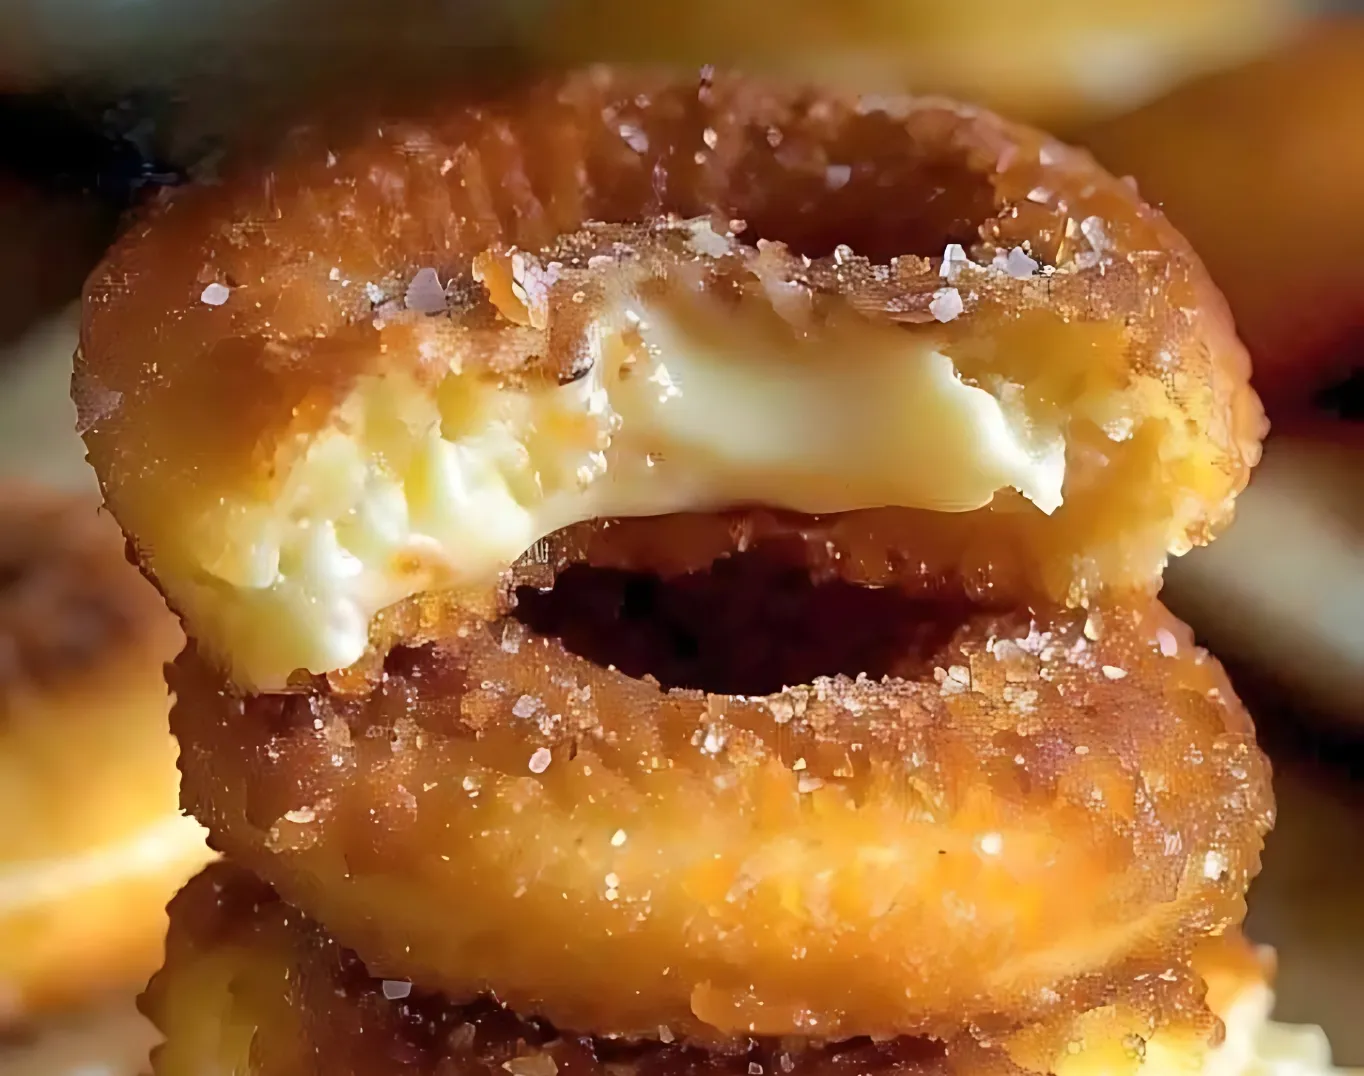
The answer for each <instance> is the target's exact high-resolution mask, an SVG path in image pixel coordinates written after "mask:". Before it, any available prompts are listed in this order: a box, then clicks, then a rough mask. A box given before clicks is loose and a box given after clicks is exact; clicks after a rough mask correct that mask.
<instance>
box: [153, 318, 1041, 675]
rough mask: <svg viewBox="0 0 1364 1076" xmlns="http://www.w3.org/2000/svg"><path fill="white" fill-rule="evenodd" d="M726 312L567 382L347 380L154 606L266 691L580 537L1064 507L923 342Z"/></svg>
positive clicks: (852, 327)
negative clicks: (640, 525)
mask: <svg viewBox="0 0 1364 1076" xmlns="http://www.w3.org/2000/svg"><path fill="white" fill-rule="evenodd" d="M727 313H729V315H730V316H728V317H726V318H723V319H721V318H716V317H696V316H687V312H686V311H683V310H678V309H676V308H668V307H665V306H663V305H661V304H657V303H654V304H650V303H649V302H646V301H644V300H642V299H639V298H634V299H631V300H626V301H622V302H620V303H618V304H616V305H615V307H614V309H613V312H612V314H611V315H610V317H609V318H604V319H597V320H595V321H593V322H592V323H590V324H589V325H588V327H587V331H586V333H585V339H584V341H583V345H582V356H581V361H580V362H579V363H578V364H577V366H576V367H575V369H581V370H582V373H581V374H580V375H579V376H577V377H575V378H572V379H571V380H568V381H567V383H559V381H550V380H548V379H542V380H541V381H539V382H537V381H536V380H535V379H534V378H531V379H521V380H519V381H512V380H511V379H506V378H503V379H498V378H494V377H492V376H490V375H481V374H478V375H476V374H472V373H463V372H461V371H459V370H457V369H452V370H450V371H449V372H448V373H447V374H446V375H445V376H444V377H442V378H441V379H440V380H439V381H438V382H436V383H435V384H434V386H433V385H432V384H431V383H429V382H427V381H423V380H419V378H418V376H417V375H416V374H413V373H405V372H385V373H384V374H383V375H367V376H363V377H361V378H359V379H358V380H357V381H356V382H355V384H354V385H353V386H352V387H351V389H350V391H349V394H348V396H347V397H346V398H345V399H344V401H343V402H342V403H341V405H340V407H339V408H338V409H337V410H336V411H335V413H334V414H333V416H332V420H331V421H330V423H329V424H328V425H327V426H326V428H324V429H323V430H321V431H320V432H318V431H314V432H312V433H309V434H308V435H307V436H306V439H305V440H302V441H301V443H300V440H298V439H296V440H294V441H290V442H288V443H285V444H282V445H281V446H280V447H279V448H278V450H277V451H278V459H277V461H276V467H275V472H276V476H277V477H276V481H275V482H274V483H273V485H272V487H271V489H270V492H269V494H268V496H263V497H261V498H259V499H244V498H242V499H234V498H224V499H222V500H220V501H219V502H218V503H216V504H215V505H214V507H213V508H212V509H211V510H210V511H208V512H206V513H205V514H204V515H203V517H202V518H201V519H200V520H199V521H198V524H199V525H198V527H197V528H196V530H195V532H194V533H195V540H194V541H193V543H192V545H191V548H192V550H193V553H192V556H193V557H194V558H196V559H197V563H195V564H193V565H191V566H189V568H188V570H187V571H186V573H185V574H186V575H187V577H188V578H187V579H185V580H182V581H179V582H180V585H179V586H176V585H175V584H176V581H174V580H171V581H169V582H170V589H171V591H172V596H173V597H174V598H177V599H178V602H179V604H180V606H181V611H182V612H183V613H185V614H186V615H187V616H189V617H190V618H191V622H193V623H195V624H196V627H197V629H198V635H199V637H200V639H201V642H202V643H204V644H205V645H207V647H208V648H209V649H210V650H211V651H212V652H213V653H215V654H216V655H217V656H218V658H219V659H220V660H221V661H222V662H223V663H224V664H225V665H227V666H228V667H229V668H230V670H231V672H232V675H233V677H234V679H235V680H237V682H239V683H243V684H246V685H250V686H253V687H255V688H257V689H271V688H278V687H281V686H283V685H284V684H285V683H286V682H287V680H288V678H289V676H290V674H291V673H293V672H294V671H295V670H297V669H305V670H308V671H309V672H313V673H322V672H327V671H332V670H336V669H340V668H344V667H346V666H348V665H350V664H352V663H353V662H355V661H356V660H358V659H359V658H360V657H361V656H362V655H363V653H364V651H365V649H366V646H367V644H368V636H369V625H370V621H371V620H372V618H373V617H374V616H375V614H376V613H378V612H379V611H380V610H382V609H383V608H385V607H386V606H389V605H391V604H393V603H395V602H398V601H401V600H403V599H404V598H408V597H411V596H412V595H415V594H418V593H420V592H422V591H426V590H431V589H435V588H460V587H478V586H486V585H487V584H488V583H490V582H492V581H494V580H495V579H496V578H497V577H498V575H499V574H500V573H501V572H503V571H504V570H506V569H507V568H508V567H509V566H510V565H512V564H513V563H514V562H515V561H516V560H517V558H518V557H520V556H521V555H522V554H523V553H525V552H526V551H527V550H528V549H529V548H530V547H531V546H532V545H534V543H535V542H536V541H537V540H539V539H540V538H543V537H544V536H546V535H548V534H550V533H552V532H554V531H556V530H558V529H560V528H562V527H565V526H568V525H570V524H573V523H579V522H583V521H586V520H590V519H596V518H612V517H638V516H653V515H663V514H669V513H676V512H684V511H710V510H718V509H722V508H727V507H734V506H739V505H750V504H762V505H765V506H768V507H772V508H777V509H783V510H789V511H793V512H801V513H810V514H823V513H836V512H845V511H852V510H856V509H863V508H878V507H905V508H916V509H929V510H935V511H942V512H966V511H970V510H973V509H976V508H980V507H981V506H983V505H986V504H988V503H989V502H990V501H991V500H992V498H993V497H994V496H995V494H996V493H998V492H999V491H1001V490H1006V489H1012V490H1016V491H1018V493H1020V494H1021V495H1022V496H1023V497H1024V498H1026V499H1027V500H1028V501H1030V502H1031V504H1032V506H1035V508H1036V509H1037V510H1040V511H1042V512H1045V513H1051V512H1053V511H1054V510H1055V509H1056V508H1057V507H1058V506H1059V505H1060V504H1061V499H1062V484H1063V481H1064V478H1065V472H1066V444H1065V439H1064V437H1063V435H1062V434H1061V432H1060V431H1059V430H1056V429H1047V428H1041V427H1040V426H1039V425H1038V424H1037V423H1034V422H1033V421H1031V420H1030V418H1029V416H1028V414H1027V413H1026V411H1025V409H1024V406H1023V402H1022V391H1021V389H1019V388H1018V387H1017V386H1013V385H1009V384H996V385H981V384H972V383H968V381H966V380H963V378H962V377H961V376H960V374H959V372H958V370H957V368H956V367H955V365H954V363H953V360H952V358H951V356H950V355H949V354H948V353H947V351H946V349H945V348H944V347H943V346H942V345H941V343H940V342H939V341H936V340H935V339H934V338H933V337H932V335H931V334H928V333H923V334H920V333H908V332H906V331H905V330H904V329H902V328H899V327H897V326H894V325H889V324H875V323H872V322H870V321H868V320H866V319H864V318H861V317H859V316H857V315H856V314H854V313H851V312H849V313H847V314H843V315H838V316H835V317H833V318H831V319H830V320H829V321H828V322H826V323H825V324H822V325H821V326H820V327H819V328H818V330H812V331H809V332H804V333H800V332H797V333H793V332H792V329H791V326H790V325H789V324H786V323H784V322H781V320H780V319H779V318H777V317H776V316H775V315H774V314H772V312H771V310H770V309H766V310H762V309H759V310H754V309H751V308H745V307H743V306H740V307H738V308H737V309H736V310H735V311H733V312H727ZM301 436H302V435H300V437H301ZM1020 504H1021V502H1020ZM1021 507H1022V508H1023V509H1024V510H1030V509H1029V506H1027V505H1025V504H1021ZM177 592H178V593H177Z"/></svg>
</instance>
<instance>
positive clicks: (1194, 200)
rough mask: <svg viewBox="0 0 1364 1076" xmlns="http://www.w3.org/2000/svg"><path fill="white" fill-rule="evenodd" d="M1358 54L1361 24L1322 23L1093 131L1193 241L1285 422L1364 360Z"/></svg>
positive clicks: (1103, 150)
mask: <svg viewBox="0 0 1364 1076" xmlns="http://www.w3.org/2000/svg"><path fill="white" fill-rule="evenodd" d="M1361 50H1364V21H1361V20H1359V19H1350V18H1337V19H1328V20H1323V21H1322V22H1321V23H1320V24H1319V25H1316V26H1315V27H1314V28H1312V29H1310V30H1309V31H1307V32H1305V33H1303V34H1301V35H1299V36H1298V37H1296V38H1295V39H1294V40H1293V41H1291V42H1290V43H1288V44H1286V45H1284V46H1283V47H1282V48H1280V49H1278V50H1277V51H1275V52H1274V53H1273V54H1271V55H1269V56H1267V57H1265V58H1263V59H1260V60H1257V61H1255V62H1253V63H1250V64H1247V65H1245V66H1243V67H1240V68H1237V69H1235V70H1233V71H1229V72H1225V73H1222V74H1217V75H1212V76H1209V77H1207V78H1205V79H1202V80H1199V81H1197V82H1194V83H1192V84H1190V85H1189V86H1186V87H1182V88H1180V89H1178V90H1175V91H1174V92H1172V93H1170V94H1169V95H1168V96H1166V97H1164V98H1163V99H1161V100H1160V101H1157V102H1155V103H1153V104H1151V105H1149V106H1148V107H1146V108H1143V109H1141V110H1139V111H1137V112H1134V113H1132V114H1130V115H1127V116H1124V117H1122V118H1120V119H1117V120H1114V121H1113V122H1111V123H1108V124H1106V125H1103V126H1099V127H1097V128H1095V129H1093V130H1091V131H1090V132H1088V133H1087V134H1086V135H1085V136H1084V138H1085V141H1086V143H1087V144H1088V145H1090V146H1091V147H1092V148H1093V149H1094V152H1095V153H1096V154H1097V155H1098V157H1099V159H1100V160H1101V161H1103V162H1104V163H1105V164H1106V165H1107V166H1108V167H1110V168H1112V169H1113V170H1114V171H1115V172H1118V173H1119V174H1124V173H1125V174H1130V175H1132V176H1134V177H1136V181H1137V183H1138V184H1139V185H1140V187H1141V191H1142V193H1143V194H1144V195H1145V196H1146V197H1147V198H1150V199H1151V200H1152V201H1153V202H1155V203H1157V204H1160V205H1162V206H1163V207H1164V209H1165V211H1166V212H1167V213H1168V214H1169V216H1170V219H1171V220H1172V221H1173V222H1174V223H1175V224H1176V225H1177V226H1178V227H1179V228H1180V229H1181V230H1182V231H1183V232H1184V234H1185V235H1186V236H1188V238H1189V239H1190V240H1191V241H1192V242H1193V244H1194V245H1195V247H1196V248H1197V249H1198V252H1199V254H1200V255H1202V257H1203V258H1204V260H1205V261H1206V263H1207V266H1208V269H1209V271H1210V272H1211V273H1212V275H1213V278H1214V279H1215V280H1216V281H1217V284H1218V285H1219V287H1221V289H1222V290H1223V291H1224V292H1225V294H1226V296H1227V299H1228V301H1229V302H1230V303H1231V307H1232V311H1233V312H1234V314H1235V316H1236V322H1237V326H1238V328H1239V330H1240V333H1241V337H1242V339H1243V340H1244V341H1245V342H1246V345H1247V346H1248V347H1249V348H1250V351H1251V354H1252V356H1253V357H1254V360H1255V384H1256V387H1257V388H1258V390H1259V392H1260V395H1261V396H1262V397H1263V398H1264V399H1265V401H1266V405H1267V406H1268V408H1269V411H1270V414H1271V415H1272V416H1273V417H1274V418H1275V419H1276V420H1277V419H1279V418H1285V419H1294V418H1296V419H1299V420H1300V419H1301V418H1302V416H1303V415H1304V414H1305V413H1306V412H1309V411H1310V410H1312V408H1313V405H1314V403H1315V402H1316V401H1317V400H1318V399H1319V398H1320V397H1321V396H1322V395H1323V394H1329V393H1330V392H1331V390H1332V389H1334V388H1335V387H1337V386H1339V385H1341V384H1342V383H1344V382H1346V381H1348V379H1349V378H1350V376H1351V373H1352V372H1355V376H1356V378H1357V377H1358V373H1357V371H1359V370H1360V369H1361V368H1364V304H1362V303H1361V301H1360V294H1361V290H1362V289H1364V211H1361V209H1360V206H1359V198H1358V191H1359V188H1360V184H1361V183H1364V149H1361V148H1360V146H1359V142H1358V140H1357V139H1356V138H1355V137H1354V132H1355V131H1356V130H1358V127H1359V123H1360V117H1361V116H1364V66H1361V64H1360V63H1359V56H1360V52H1361ZM1266 146H1273V147H1275V149H1274V152H1273V153H1266V152H1265V147H1266ZM1357 395H1358V393H1357V392H1356V396H1357Z"/></svg>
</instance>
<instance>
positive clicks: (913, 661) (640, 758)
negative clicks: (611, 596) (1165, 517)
mask: <svg viewBox="0 0 1364 1076" xmlns="http://www.w3.org/2000/svg"><path fill="white" fill-rule="evenodd" d="M949 636H950V638H949V639H948V640H947V641H945V642H939V643H934V644H932V645H931V646H930V647H929V650H928V652H927V653H926V654H925V653H922V652H919V651H917V650H913V649H911V650H908V651H906V653H905V656H904V658H903V660H901V661H900V662H899V663H892V664H891V666H890V668H889V673H890V678H889V679H887V680H885V681H874V680H865V679H859V680H857V681H852V680H848V679H847V678H835V679H819V680H816V681H815V682H813V683H812V684H811V685H810V686H807V687H800V688H791V689H788V690H786V691H782V692H778V693H777V694H775V695H771V696H768V697H747V696H721V695H705V694H703V693H700V692H687V691H674V692H663V691H662V690H660V689H659V688H658V687H657V686H656V683H653V682H650V681H649V680H648V679H647V678H646V679H643V680H640V679H632V678H630V677H628V676H626V675H625V674H624V673H621V672H616V671H614V670H607V669H603V668H602V667H600V666H597V665H594V664H592V663H591V662H588V661H586V660H583V659H582V658H579V657H576V656H574V655H572V654H570V653H568V652H567V651H566V650H565V649H564V646H563V644H562V643H561V642H560V641H559V640H557V639H551V638H546V637H544V636H539V635H535V634H533V633H531V632H530V631H528V630H527V629H525V628H524V627H523V626H522V625H521V624H519V623H517V622H514V621H511V620H508V619H503V620H494V621H491V622H487V621H483V620H480V619H478V618H469V619H467V620H466V622H465V623H464V625H463V626H462V627H461V628H460V629H458V630H454V629H452V630H451V632H450V634H449V635H448V636H447V637H446V638H444V639H443V640H441V641H440V642H437V643H434V644H430V645H427V646H424V647H420V648H416V649H400V650H395V651H394V652H393V653H392V654H390V658H389V661H388V662H387V664H386V668H385V672H384V675H383V678H382V681H381V682H380V683H379V685H378V686H377V687H375V688H374V689H373V690H372V691H370V692H368V693H362V694H346V693H344V692H339V691H337V690H332V689H327V688H325V686H324V684H323V682H321V681H318V682H316V683H314V684H313V685H312V687H311V690H309V691H307V692H304V693H297V694H285V695H257V696H248V697H243V696H241V695H239V694H238V693H236V692H234V691H233V690H232V689H231V688H230V687H226V686H224V684H223V682H222V680H221V678H220V676H219V675H218V674H216V673H215V672H214V671H213V669H212V667H211V666H210V665H207V664H205V663H204V662H203V661H202V660H201V659H199V658H198V657H196V655H195V654H194V652H193V650H192V649H191V650H190V651H187V652H186V653H185V655H183V656H182V657H181V659H180V660H179V661H178V662H177V663H176V665H175V666H174V668H173V670H172V672H171V683H172V687H173V689H174V690H175V692H176V695H177V700H178V701H177V704H176V707H175V709H174V712H173V715H172V724H173V727H174V729H175V732H176V734H177V735H178V737H179V738H180V742H181V745H182V751H183V754H182V763H181V765H182V769H183V773H184V795H185V804H186V806H187V807H188V808H189V809H190V810H191V811H192V812H193V813H194V814H195V815H196V816H197V817H199V818H200V819H201V820H202V821H204V822H205V823H206V824H207V825H208V826H209V827H210V829H211V831H212V833H213V835H214V841H215V844H216V845H217V846H218V847H219V848H220V849H221V850H223V851H224V852H226V853H227V854H228V855H230V856H232V857H233V858H234V859H235V860H236V861H237V862H239V863H241V864H243V865H244V866H246V867H248V868H250V869H252V870H255V871H257V872H259V873H260V874H261V876H262V877H264V878H266V879H267V880H268V881H270V882H271V883H272V884H274V885H276V886H278V887H279V888H280V890H281V891H282V892H283V893H284V894H286V896H287V897H288V899H290V900H292V901H296V902H297V903H298V904H299V905H300V906H301V907H302V908H304V909H305V910H307V911H308V912H309V913H310V914H313V915H316V916H318V917H319V918H320V919H321V920H322V921H323V922H325V923H326V924H327V925H328V927H329V928H330V929H331V930H332V931H334V932H335V933H336V934H337V936H338V937H340V938H341V939H343V940H344V942H345V943H346V944H349V945H353V946H354V947H355V948H356V949H357V950H358V951H359V952H360V953H361V954H362V955H363V956H364V958H365V959H366V961H367V962H368V963H369V966H370V967H371V968H372V969H374V970H375V971H376V972H377V973H380V974H385V975H391V976H394V977H403V978H411V979H413V980H414V981H415V982H418V983H419V984H421V985H422V986H424V987H429V988H433V989H441V990H443V991H445V992H447V993H448V994H449V995H450V996H452V997H455V998H462V997H468V996H471V995H472V994H475V993H478V992H480V991H483V990H486V989H491V990H493V991H495V992H496V994H497V996H498V997H499V998H501V999H503V1000H504V1001H506V1002H508V1003H509V1004H511V1005H513V1006H514V1007H516V1008H517V1009H518V1010H519V1011H522V1012H525V1013H537V1014H544V1015H546V1016H548V1017H549V1018H550V1019H551V1020H554V1021H557V1022H560V1023H562V1024H563V1025H565V1026H573V1027H582V1028H592V1029H594V1031H597V1032H599V1033H602V1034H607V1033H624V1034H628V1035H653V1034H656V1033H657V1029H658V1028H659V1027H660V1026H668V1027H670V1028H673V1029H675V1030H674V1033H675V1034H677V1035H679V1036H681V1035H684V1034H691V1035H697V1036H699V1037H707V1036H710V1037H713V1036H715V1035H716V1034H719V1035H720V1036H722V1037H723V1036H726V1035H733V1034H743V1033H747V1032H749V1031H752V1030H757V1031H761V1032H765V1033H772V1034H821V1035H836V1036H847V1035H855V1034H887V1033H908V1034H932V1035H947V1034H950V1033H951V1032H953V1031H954V1030H956V1029H958V1028H960V1027H961V1026H962V1025H963V1023H965V1024H976V1025H979V1026H982V1027H989V1026H990V1025H991V1022H992V1021H995V1020H1004V1021H1006V1022H1022V1021H1027V1020H1035V1019H1040V1018H1043V1017H1046V1016H1049V1015H1054V1014H1055V1013H1056V1012H1058V1011H1072V1010H1074V1009H1076V1008H1077V1007H1078V1008H1083V1007H1086V1005H1088V1004H1091V1003H1095V1004H1097V1003H1099V1002H1098V1001H1097V999H1100V998H1102V997H1103V996H1105V992H1106V991H1110V990H1112V989H1115V988H1116V987H1117V986H1118V985H1119V984H1122V983H1124V982H1126V981H1128V980H1130V979H1131V977H1132V976H1133V975H1136V974H1138V973H1139V972H1142V971H1143V970H1147V971H1149V970H1150V969H1152V968H1154V969H1155V970H1156V971H1158V972H1161V973H1168V975H1169V976H1170V980H1169V982H1170V983H1171V989H1174V988H1175V986H1174V985H1173V984H1175V983H1177V982H1178V981H1179V980H1180V977H1181V976H1182V975H1183V974H1184V969H1185V968H1186V965H1187V962H1188V958H1189V954H1190V952H1191V951H1192V949H1193V948H1194V946H1195V944H1196V943H1197V942H1198V940H1199V939H1201V938H1203V937H1205V936H1206V935H1208V934H1212V933H1218V932H1220V931H1222V930H1224V929H1225V928H1227V927H1228V926H1229V925H1232V924H1234V923H1236V922H1239V921H1240V919H1241V917H1242V916H1243V914H1244V900H1243V897H1244V893H1245V889H1246V886H1247V884H1248V882H1249V879H1250V878H1251V876H1253V874H1254V873H1255V872H1256V871H1257V870H1258V862H1259V849H1260V847H1261V840H1262V837H1263V834H1264V833H1265V832H1266V831H1267V829H1268V827H1269V825H1270V822H1271V820H1272V814H1273V807H1272V796H1271V793H1270V789H1269V783H1268V777H1269V774H1268V767H1267V764H1266V762H1265V760H1264V758H1263V756H1262V755H1261V754H1260V753H1259V751H1258V749H1257V748H1256V747H1255V745H1254V737H1253V733H1252V730H1251V727H1250V724H1249V719H1248V718H1247V717H1246V715H1245V713H1244V711H1243V710H1242V709H1241V707H1240V704H1239V702H1238V701H1237V699H1236V697H1235V695H1234V693H1233V692H1232V690H1231V687H1230V685H1229V684H1228V683H1227V681H1226V679H1225V677H1224V676H1223V674H1222V672H1221V670H1220V668H1219V667H1218V666H1217V664H1216V663H1215V662H1214V661H1213V660H1212V659H1211V658H1209V657H1208V656H1207V655H1206V654H1204V653H1203V652H1202V651H1200V650H1198V649H1197V648H1195V647H1194V646H1193V644H1192V639H1191V637H1190V635H1189V632H1188V630H1187V629H1186V628H1185V627H1184V626H1183V625H1181V624H1179V623H1178V622H1177V621H1175V620H1174V619H1173V618H1172V617H1170V616H1169V615H1168V614H1167V613H1166V612H1164V610H1162V609H1161V608H1160V607H1159V606H1157V605H1154V604H1150V605H1147V606H1145V607H1141V608H1112V609H1106V610H1104V611H1102V612H1097V611H1096V612H1094V613H1091V614H1086V613H1084V612H1079V613H1067V612H1064V611H1050V612H1048V611H1041V610H1039V611H1035V612H1032V613H1029V612H1027V611H1015V612H1011V613H991V612H988V611H982V610H976V611H974V612H968V613H967V614H966V616H965V619H964V621H963V622H962V624H961V626H960V627H959V628H958V629H957V630H956V632H955V633H952V632H949ZM354 687H355V685H349V686H348V690H353V689H354ZM456 906H457V907H459V908H460V913H459V915H458V916H451V915H449V914H448V909H449V908H452V907H456ZM1156 981H1163V980H1161V979H1160V976H1156Z"/></svg>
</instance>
